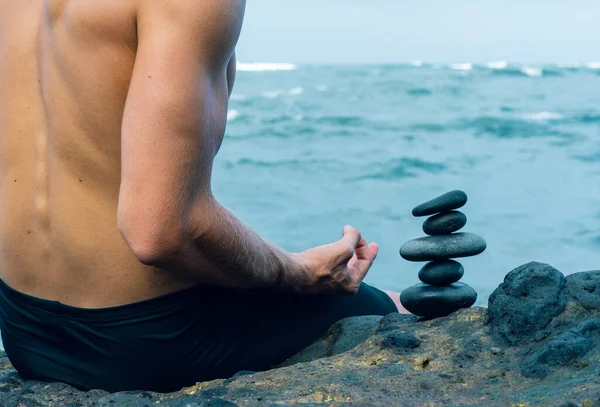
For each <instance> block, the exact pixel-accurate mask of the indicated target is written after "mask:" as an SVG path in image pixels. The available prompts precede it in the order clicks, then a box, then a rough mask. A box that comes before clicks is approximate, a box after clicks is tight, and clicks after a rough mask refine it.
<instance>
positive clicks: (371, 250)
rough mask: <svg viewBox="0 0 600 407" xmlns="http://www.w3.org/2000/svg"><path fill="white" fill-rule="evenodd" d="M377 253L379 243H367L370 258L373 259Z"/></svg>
mask: <svg viewBox="0 0 600 407" xmlns="http://www.w3.org/2000/svg"><path fill="white" fill-rule="evenodd" d="M378 253H379V245H378V244H377V243H370V244H369V254H370V255H371V258H372V259H373V260H375V259H376V258H377V254H378Z"/></svg>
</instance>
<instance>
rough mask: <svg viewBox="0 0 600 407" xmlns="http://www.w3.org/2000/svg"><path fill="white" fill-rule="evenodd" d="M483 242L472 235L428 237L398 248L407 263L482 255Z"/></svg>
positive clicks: (484, 245)
mask: <svg viewBox="0 0 600 407" xmlns="http://www.w3.org/2000/svg"><path fill="white" fill-rule="evenodd" d="M485 248H486V243H485V240H483V238H482V237H481V236H478V235H476V234H474V233H453V234H451V235H441V236H428V237H420V238H418V239H413V240H410V241H408V242H406V243H404V244H403V245H402V247H401V248H400V256H402V257H403V258H404V259H405V260H408V261H430V260H446V259H451V258H456V257H470V256H476V255H478V254H479V253H482V252H483V251H484V250H485Z"/></svg>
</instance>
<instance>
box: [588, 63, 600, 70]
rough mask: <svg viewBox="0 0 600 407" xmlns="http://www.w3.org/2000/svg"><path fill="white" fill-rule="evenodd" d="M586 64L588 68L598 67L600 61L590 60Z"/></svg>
mask: <svg viewBox="0 0 600 407" xmlns="http://www.w3.org/2000/svg"><path fill="white" fill-rule="evenodd" d="M586 66H587V67H588V68H590V69H600V62H590V63H589V64H587V65H586Z"/></svg>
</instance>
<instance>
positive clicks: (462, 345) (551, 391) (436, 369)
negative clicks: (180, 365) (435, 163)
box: [0, 265, 600, 407]
mask: <svg viewBox="0 0 600 407" xmlns="http://www.w3.org/2000/svg"><path fill="white" fill-rule="evenodd" d="M530 266H531V265H527V266H526V267H524V268H521V269H522V271H520V272H519V273H517V274H518V275H517V276H514V275H512V276H511V277H510V280H511V281H512V283H511V284H508V286H507V284H505V283H506V282H505V283H503V284H505V285H504V288H503V289H502V292H503V293H505V294H506V292H507V290H508V289H509V288H510V287H512V289H514V290H516V289H517V286H518V287H525V288H524V292H525V293H530V294H528V295H527V296H524V295H522V294H523V292H520V294H519V295H516V296H515V298H514V299H511V300H510V301H513V300H514V301H515V306H517V305H518V306H520V307H523V308H526V307H529V306H532V304H531V303H530V302H528V301H529V300H530V299H531V297H532V296H533V297H535V298H538V294H539V293H536V290H538V289H540V287H541V288H544V287H547V286H548V285H549V284H548V281H547V278H549V277H552V278H550V280H553V279H554V280H556V278H555V276H554V273H552V272H547V273H545V274H544V273H541V274H540V273H530V272H529V271H528V267H530ZM542 266H545V267H547V268H549V266H547V265H542ZM513 274H514V273H513ZM519 276H520V277H519ZM543 276H545V278H541V277H543ZM536 277H540V278H541V280H538V281H537V282H536V281H533V282H532V281H529V282H527V281H528V280H531V279H533V280H535V278H536ZM519 278H520V279H523V280H524V281H522V282H521V284H520V285H517V284H516V282H515V281H514V280H516V279H519ZM587 287H588V289H589V290H590V291H596V290H599V289H600V286H598V285H592V286H589V285H588V286H587ZM594 287H595V288H594ZM562 291H563V292H564V296H565V298H567V299H568V298H569V294H567V293H566V285H565V286H563V288H562ZM550 294H552V291H550ZM496 301H497V300H496ZM510 301H509V302H508V303H509V304H510ZM517 302H518V304H516V303H517ZM534 305H535V304H534ZM494 306H497V307H499V306H500V305H499V303H496V304H495V305H494ZM550 306H551V305H550ZM495 312H496V311H495ZM489 313H490V310H489V309H487V308H483V307H471V308H468V309H461V310H459V311H457V312H455V313H453V314H452V315H449V316H447V317H445V318H437V319H424V318H417V317H415V316H414V315H400V314H397V313H392V314H389V315H387V316H385V317H383V318H381V317H375V318H373V317H369V316H364V317H354V318H352V319H351V320H353V321H352V323H348V321H346V322H344V323H345V324H346V325H345V326H351V327H352V328H351V329H347V330H346V329H344V330H341V329H340V327H339V326H338V327H337V328H335V329H334V330H332V331H330V332H329V333H330V334H331V333H333V335H331V338H328V337H327V335H324V338H322V339H321V341H326V343H327V344H328V345H327V347H328V349H333V344H335V343H336V342H337V341H338V340H341V339H342V338H343V336H344V335H356V334H357V333H358V332H357V331H358V330H359V329H361V328H360V327H362V329H363V330H364V331H365V336H366V337H367V338H366V339H365V340H364V341H362V342H361V343H359V344H358V345H356V347H355V348H354V349H352V350H350V351H347V352H343V353H340V354H338V355H334V356H327V355H323V356H322V357H320V358H318V359H314V360H312V361H310V362H305V363H296V364H294V365H292V366H287V367H281V368H274V369H270V370H265V371H257V372H250V371H245V372H241V373H239V374H237V375H234V376H233V377H231V378H230V379H227V378H221V379H216V380H212V381H206V382H202V383H198V384H197V385H195V386H191V387H187V388H184V389H182V390H181V391H176V392H172V393H153V392H149V391H134V392H121V393H114V394H111V393H108V392H106V391H102V390H90V391H80V390H77V389H75V388H73V387H72V386H69V385H65V384H61V383H44V382H37V381H34V380H24V379H22V378H21V377H20V376H19V375H18V374H17V373H16V372H15V370H14V369H13V368H12V366H11V364H10V362H9V360H8V358H7V357H6V354H4V353H3V352H1V351H0V406H2V407H30V406H31V407H56V406H60V407H96V406H104V405H105V406H115V407H117V406H132V407H133V406H138V407H150V406H161V407H202V406H203V407H208V406H213V407H214V406H231V407H233V406H235V405H239V406H240V407H241V406H245V407H246V406H247V407H254V406H273V407H276V406H303V407H309V406H325V405H327V406H334V407H367V406H369V407H389V406H397V405H402V406H430V405H431V406H434V405H435V406H442V405H443V406H459V405H460V406H485V407H506V406H532V407H533V406H563V407H571V406H577V407H600V404H599V402H600V376H599V375H598V373H599V364H598V361H599V360H600V346H599V345H598V344H600V329H598V327H599V322H598V320H599V319H600V316H599V312H598V310H597V309H593V308H585V307H583V306H580V305H579V304H577V303H576V302H574V301H568V303H567V306H565V307H564V309H563V310H562V311H561V312H560V313H559V315H557V316H556V317H554V318H553V319H552V320H551V321H550V323H548V324H547V326H546V327H545V328H543V329H546V330H547V333H546V334H544V335H542V336H541V337H540V338H539V339H538V340H537V341H535V342H526V341H520V342H517V343H515V344H514V345H513V346H504V345H499V344H496V343H495V341H496V339H495V338H494V337H493V336H492V335H494V333H493V332H492V327H491V326H490V323H488V322H487V321H489V319H490V318H488V319H487V320H486V315H489ZM510 315H512V314H507V315H504V314H502V317H503V318H505V320H504V322H503V321H502V320H500V321H496V320H495V317H491V319H492V321H493V323H494V324H498V325H501V324H507V323H508V321H510V320H511V319H510V317H509V316H510ZM542 317H543V316H542ZM349 320H350V319H349ZM361 320H362V322H361ZM377 321H378V322H377ZM248 323H252V321H248ZM494 329H496V328H494ZM243 332H244V326H240V333H241V334H242V335H243ZM351 332H354V333H352V334H351ZM519 332H520V331H519ZM362 337H363V336H361V338H362ZM415 338H416V339H417V340H420V341H421V342H420V344H419V345H418V346H416V347H414V348H410V347H397V345H400V346H406V345H411V346H412V345H414V344H416V343H417V340H415ZM384 339H385V340H386V341H389V342H386V345H389V346H382V342H383V340H384ZM590 343H591V346H590ZM265 352H268V344H266V345H265ZM162 356H163V355H152V354H148V356H147V357H148V358H155V360H156V362H157V363H156V370H157V372H156V373H157V375H162V374H163V373H164V371H165V369H170V368H173V367H172V366H167V365H165V360H164V358H163V357H162ZM524 373H526V374H528V375H530V376H532V377H528V376H526V375H524ZM547 373H550V374H547ZM106 374H110V372H106Z"/></svg>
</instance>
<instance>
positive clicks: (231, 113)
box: [227, 109, 240, 122]
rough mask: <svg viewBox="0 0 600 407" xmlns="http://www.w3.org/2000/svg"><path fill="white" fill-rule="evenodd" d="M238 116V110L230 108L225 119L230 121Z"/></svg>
mask: <svg viewBox="0 0 600 407" xmlns="http://www.w3.org/2000/svg"><path fill="white" fill-rule="evenodd" d="M238 117H240V112H239V110H235V109H230V110H228V111H227V121H228V122H232V121H234V120H235V119H237V118H238Z"/></svg>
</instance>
